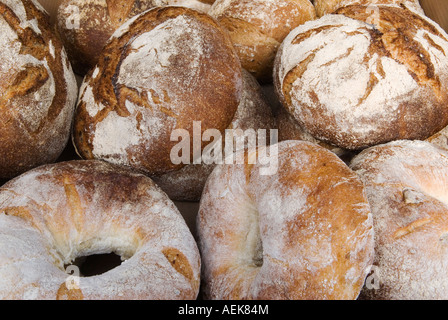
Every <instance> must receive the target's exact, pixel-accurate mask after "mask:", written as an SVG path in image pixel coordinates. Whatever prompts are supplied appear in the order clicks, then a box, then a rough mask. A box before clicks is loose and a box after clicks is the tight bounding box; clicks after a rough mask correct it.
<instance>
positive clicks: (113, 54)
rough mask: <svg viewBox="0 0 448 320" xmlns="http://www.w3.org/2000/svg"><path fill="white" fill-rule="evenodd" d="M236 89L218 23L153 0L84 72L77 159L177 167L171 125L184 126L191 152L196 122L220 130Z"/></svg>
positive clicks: (237, 71) (233, 64) (235, 72)
mask: <svg viewBox="0 0 448 320" xmlns="http://www.w3.org/2000/svg"><path fill="white" fill-rule="evenodd" d="M223 62H225V63H223ZM241 94H242V75H241V65H240V62H239V60H238V56H237V55H236V53H235V51H234V49H233V46H232V43H231V41H230V38H229V37H228V35H227V34H226V33H225V32H224V31H223V30H222V29H221V27H220V26H219V25H218V23H217V22H216V21H215V20H213V19H212V18H211V17H210V16H208V15H207V14H205V13H201V12H199V11H196V10H192V9H189V8H183V7H158V8H155V9H152V10H149V11H146V12H145V13H143V14H141V15H139V16H137V17H135V19H132V20H129V21H128V22H127V23H125V24H124V25H122V27H120V28H119V29H118V30H117V31H116V32H115V33H114V35H113V36H112V38H111V39H110V41H109V42H108V44H107V45H106V46H105V49H104V51H103V54H102V56H101V59H100V60H99V62H98V64H97V66H96V67H95V68H94V69H92V70H91V71H90V72H89V73H88V74H87V76H86V77H85V79H84V82H83V85H82V88H81V92H80V98H79V102H78V107H77V111H76V114H75V124H74V131H73V140H74V144H75V146H76V148H77V151H78V153H79V154H80V155H81V156H82V157H83V158H86V159H93V158H98V159H103V160H106V161H110V162H113V163H117V164H123V165H129V166H132V167H134V168H137V169H139V170H142V171H144V172H145V173H147V174H150V175H155V174H163V173H166V172H168V171H171V170H176V169H180V168H181V167H183V166H184V165H185V163H180V164H177V163H173V161H172V160H171V157H170V156H171V155H170V152H171V149H172V148H173V147H174V146H176V145H177V144H178V143H179V141H178V140H176V141H171V140H172V139H171V135H172V134H173V131H174V130H176V129H182V130H186V132H187V133H188V135H189V138H191V139H190V141H191V143H190V144H191V148H190V150H191V154H192V155H193V151H194V146H193V137H194V132H193V128H194V125H195V123H198V122H199V123H200V126H201V128H200V129H201V130H202V131H201V133H202V132H204V131H205V130H207V129H216V130H219V131H220V132H224V130H225V129H226V128H227V127H228V126H229V124H230V122H231V121H232V119H233V117H234V115H235V112H236V110H237V107H238V104H239V102H240V99H241ZM205 146H206V142H204V143H203V145H202V148H204V147H205Z"/></svg>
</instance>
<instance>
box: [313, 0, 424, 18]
mask: <svg viewBox="0 0 448 320" xmlns="http://www.w3.org/2000/svg"><path fill="white" fill-rule="evenodd" d="M381 4H396V5H404V6H406V7H408V8H412V9H414V10H417V11H419V12H420V13H424V12H423V9H422V7H421V6H420V3H419V1H418V0H314V6H315V7H316V13H317V16H318V17H322V16H323V15H325V14H330V13H334V12H335V11H336V10H337V9H339V8H342V7H347V6H350V5H367V6H369V5H371V6H372V7H371V8H369V10H374V7H373V6H375V5H381Z"/></svg>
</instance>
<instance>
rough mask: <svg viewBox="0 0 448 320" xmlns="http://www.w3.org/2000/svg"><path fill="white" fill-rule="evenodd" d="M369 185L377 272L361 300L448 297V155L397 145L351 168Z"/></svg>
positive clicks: (419, 144) (429, 147)
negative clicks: (447, 171)
mask: <svg viewBox="0 0 448 320" xmlns="http://www.w3.org/2000/svg"><path fill="white" fill-rule="evenodd" d="M350 167H351V168H352V169H353V170H355V172H356V173H357V174H358V175H359V176H360V178H361V179H362V181H363V183H364V185H365V186H366V192H367V197H368V200H369V203H370V207H371V210H372V215H373V221H374V231H375V261H374V266H375V268H374V269H373V270H374V271H375V272H374V273H373V274H372V275H371V276H369V281H367V284H368V285H370V287H368V286H366V287H365V288H364V290H363V293H362V295H361V297H362V298H363V299H386V300H411V299H416V300H436V299H442V300H445V299H447V297H448V277H447V274H446V270H447V266H448V247H447V230H448V218H447V211H448V179H447V174H446V169H447V167H448V152H447V151H446V150H443V149H441V148H438V147H437V146H435V145H433V144H431V143H429V142H425V141H395V142H390V143H387V144H384V145H379V146H375V147H372V148H369V149H366V150H364V151H363V152H361V153H360V154H359V155H358V156H357V157H355V158H354V159H353V161H352V163H351V165H350Z"/></svg>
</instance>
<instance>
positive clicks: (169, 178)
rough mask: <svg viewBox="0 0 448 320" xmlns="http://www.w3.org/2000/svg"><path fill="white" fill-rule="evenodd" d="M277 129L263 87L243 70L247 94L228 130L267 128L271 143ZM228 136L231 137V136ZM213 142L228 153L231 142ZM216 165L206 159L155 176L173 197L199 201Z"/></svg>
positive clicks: (245, 92)
mask: <svg viewBox="0 0 448 320" xmlns="http://www.w3.org/2000/svg"><path fill="white" fill-rule="evenodd" d="M275 128H276V120H275V117H274V115H273V112H272V110H271V106H270V104H269V102H268V101H267V99H266V97H265V95H264V93H263V91H262V88H261V86H260V85H259V83H258V82H257V80H256V79H255V78H254V77H253V76H252V75H251V74H250V73H249V72H248V71H246V70H244V69H243V95H242V97H241V102H240V104H239V106H238V109H237V111H236V113H235V116H234V118H233V120H232V123H231V124H230V125H229V127H228V128H227V129H229V130H233V129H235V130H242V131H243V132H245V131H246V130H248V129H253V130H255V132H256V133H257V131H258V130H260V129H261V130H266V138H267V141H266V142H267V143H269V142H270V139H269V137H270V133H271V132H270V130H271V129H275ZM227 129H226V131H227ZM226 137H227V139H229V136H228V135H226ZM232 139H233V138H232ZM253 142H254V141H251V140H249V139H247V141H246V143H245V144H244V146H242V147H244V148H247V147H254V146H255V145H253V144H252V143H253ZM258 142H259V143H263V141H257V142H256V143H258ZM211 143H222V144H223V149H222V150H223V152H224V148H225V146H224V145H225V143H228V142H227V141H225V139H222V140H219V141H213V142H211ZM232 143H233V142H232ZM235 144H236V146H235V148H236V150H239V149H238V148H239V147H241V146H240V145H239V144H237V143H235ZM223 156H224V155H223ZM215 166H216V164H215V163H212V164H206V163H204V162H202V163H201V164H190V165H187V166H185V167H183V168H181V169H180V170H176V171H172V172H168V173H166V174H164V175H161V176H155V177H153V179H154V181H155V182H157V184H158V185H159V186H160V187H161V188H162V190H164V191H165V192H166V193H167V194H168V196H169V197H170V198H171V199H172V200H175V201H199V200H200V198H201V194H202V190H203V189H204V185H205V182H206V180H207V178H208V176H209V175H210V173H211V172H212V171H213V168H214V167H215Z"/></svg>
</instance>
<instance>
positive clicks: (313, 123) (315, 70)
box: [274, 5, 448, 150]
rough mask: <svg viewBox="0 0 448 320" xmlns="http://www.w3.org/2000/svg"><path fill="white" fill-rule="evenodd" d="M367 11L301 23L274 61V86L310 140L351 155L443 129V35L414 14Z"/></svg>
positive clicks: (447, 44) (446, 93) (447, 117)
mask: <svg viewBox="0 0 448 320" xmlns="http://www.w3.org/2000/svg"><path fill="white" fill-rule="evenodd" d="M378 9H379V15H378V16H379V19H377V20H375V21H376V23H377V24H375V25H373V24H371V22H372V20H370V19H371V18H372V16H371V12H369V11H368V10H367V9H366V7H365V6H348V7H345V8H341V9H339V10H338V11H337V13H338V14H332V15H325V16H323V17H322V18H320V19H318V20H315V21H311V22H308V23H305V24H304V25H303V26H299V27H298V28H296V29H295V30H294V31H293V32H291V33H290V34H289V35H288V37H287V39H286V40H285V41H284V42H283V45H282V47H281V48H280V50H279V54H278V55H277V59H276V67H275V76H274V81H275V87H276V92H277V94H278V96H279V98H280V100H281V102H282V104H283V105H284V106H285V108H286V109H287V110H288V111H289V112H290V113H291V114H292V115H293V116H294V118H295V119H296V120H297V121H298V122H299V124H300V125H301V126H302V127H303V128H304V129H305V130H306V131H307V132H309V133H310V134H311V135H312V136H313V137H315V138H316V139H318V140H322V141H325V142H328V143H331V144H333V145H336V146H338V147H341V148H344V149H351V150H357V149H362V148H365V147H368V146H372V145H375V144H379V143H384V142H388V141H392V140H398V139H425V138H427V137H429V136H431V135H433V134H434V133H436V132H437V131H439V130H441V129H442V128H443V127H445V126H446V125H447V123H448V110H447V108H446V105H447V103H448V90H447V88H448V56H447V54H448V35H447V34H446V32H445V31H444V30H443V29H441V28H440V27H439V26H438V25H437V24H436V23H435V22H433V21H432V20H430V19H429V18H427V17H425V16H423V15H420V14H418V13H417V12H415V11H411V10H408V9H404V8H401V7H397V6H386V5H383V6H378Z"/></svg>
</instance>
